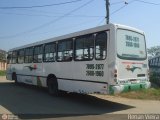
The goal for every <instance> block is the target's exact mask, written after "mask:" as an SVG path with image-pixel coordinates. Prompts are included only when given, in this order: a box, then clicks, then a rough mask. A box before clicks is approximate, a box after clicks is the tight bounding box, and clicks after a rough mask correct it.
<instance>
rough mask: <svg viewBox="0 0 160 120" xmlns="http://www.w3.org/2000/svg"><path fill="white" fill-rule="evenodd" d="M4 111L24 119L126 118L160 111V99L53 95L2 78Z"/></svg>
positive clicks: (0, 92)
mask: <svg viewBox="0 0 160 120" xmlns="http://www.w3.org/2000/svg"><path fill="white" fill-rule="evenodd" d="M141 104H142V105H141ZM144 105H149V106H150V107H144ZM153 110H155V112H154V111H153ZM4 113H5V114H14V115H17V114H18V115H17V116H16V117H18V118H20V119H25V118H29V119H31V118H35V119H44V118H45V119H52V118H55V119H62V120H75V119H76V120H81V119H83V120H85V119H86V120H97V119H98V120H106V119H110V120H114V119H117V118H118V119H122V120H125V119H127V118H128V115H127V114H132V113H160V101H139V100H138V101H137V100H130V99H123V98H115V97H112V96H104V95H95V96H91V95H79V94H62V95H61V96H60V97H53V96H50V95H49V94H48V93H47V90H46V89H42V88H37V87H34V86H28V85H15V84H14V82H11V81H7V80H5V79H4V78H0V114H4ZM119 114H125V115H119ZM0 119H1V116H0Z"/></svg>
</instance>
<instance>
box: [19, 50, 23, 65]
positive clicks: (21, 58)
mask: <svg viewBox="0 0 160 120" xmlns="http://www.w3.org/2000/svg"><path fill="white" fill-rule="evenodd" d="M18 63H19V64H22V63H24V49H21V50H19V51H18Z"/></svg>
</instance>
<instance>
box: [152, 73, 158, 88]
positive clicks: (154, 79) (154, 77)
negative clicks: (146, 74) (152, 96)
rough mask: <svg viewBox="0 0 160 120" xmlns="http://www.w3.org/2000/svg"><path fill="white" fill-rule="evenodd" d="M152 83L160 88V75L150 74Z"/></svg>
mask: <svg viewBox="0 0 160 120" xmlns="http://www.w3.org/2000/svg"><path fill="white" fill-rule="evenodd" d="M150 82H151V83H155V84H157V85H159V86H160V74H159V73H156V72H152V73H151V74H150Z"/></svg>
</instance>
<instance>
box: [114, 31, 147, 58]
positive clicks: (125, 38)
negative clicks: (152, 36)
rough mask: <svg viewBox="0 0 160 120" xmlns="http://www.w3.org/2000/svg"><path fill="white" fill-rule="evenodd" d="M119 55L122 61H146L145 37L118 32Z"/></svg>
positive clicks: (130, 32) (135, 33) (129, 32)
mask: <svg viewBox="0 0 160 120" xmlns="http://www.w3.org/2000/svg"><path fill="white" fill-rule="evenodd" d="M117 55H118V57H119V58H121V59H127V60H144V59H146V45H145V37H144V35H142V34H140V33H137V32H134V31H130V30H123V29H118V30H117Z"/></svg>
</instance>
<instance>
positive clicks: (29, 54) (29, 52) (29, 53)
mask: <svg viewBox="0 0 160 120" xmlns="http://www.w3.org/2000/svg"><path fill="white" fill-rule="evenodd" d="M24 62H25V63H32V62H33V47H30V48H26V49H25V59H24Z"/></svg>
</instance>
